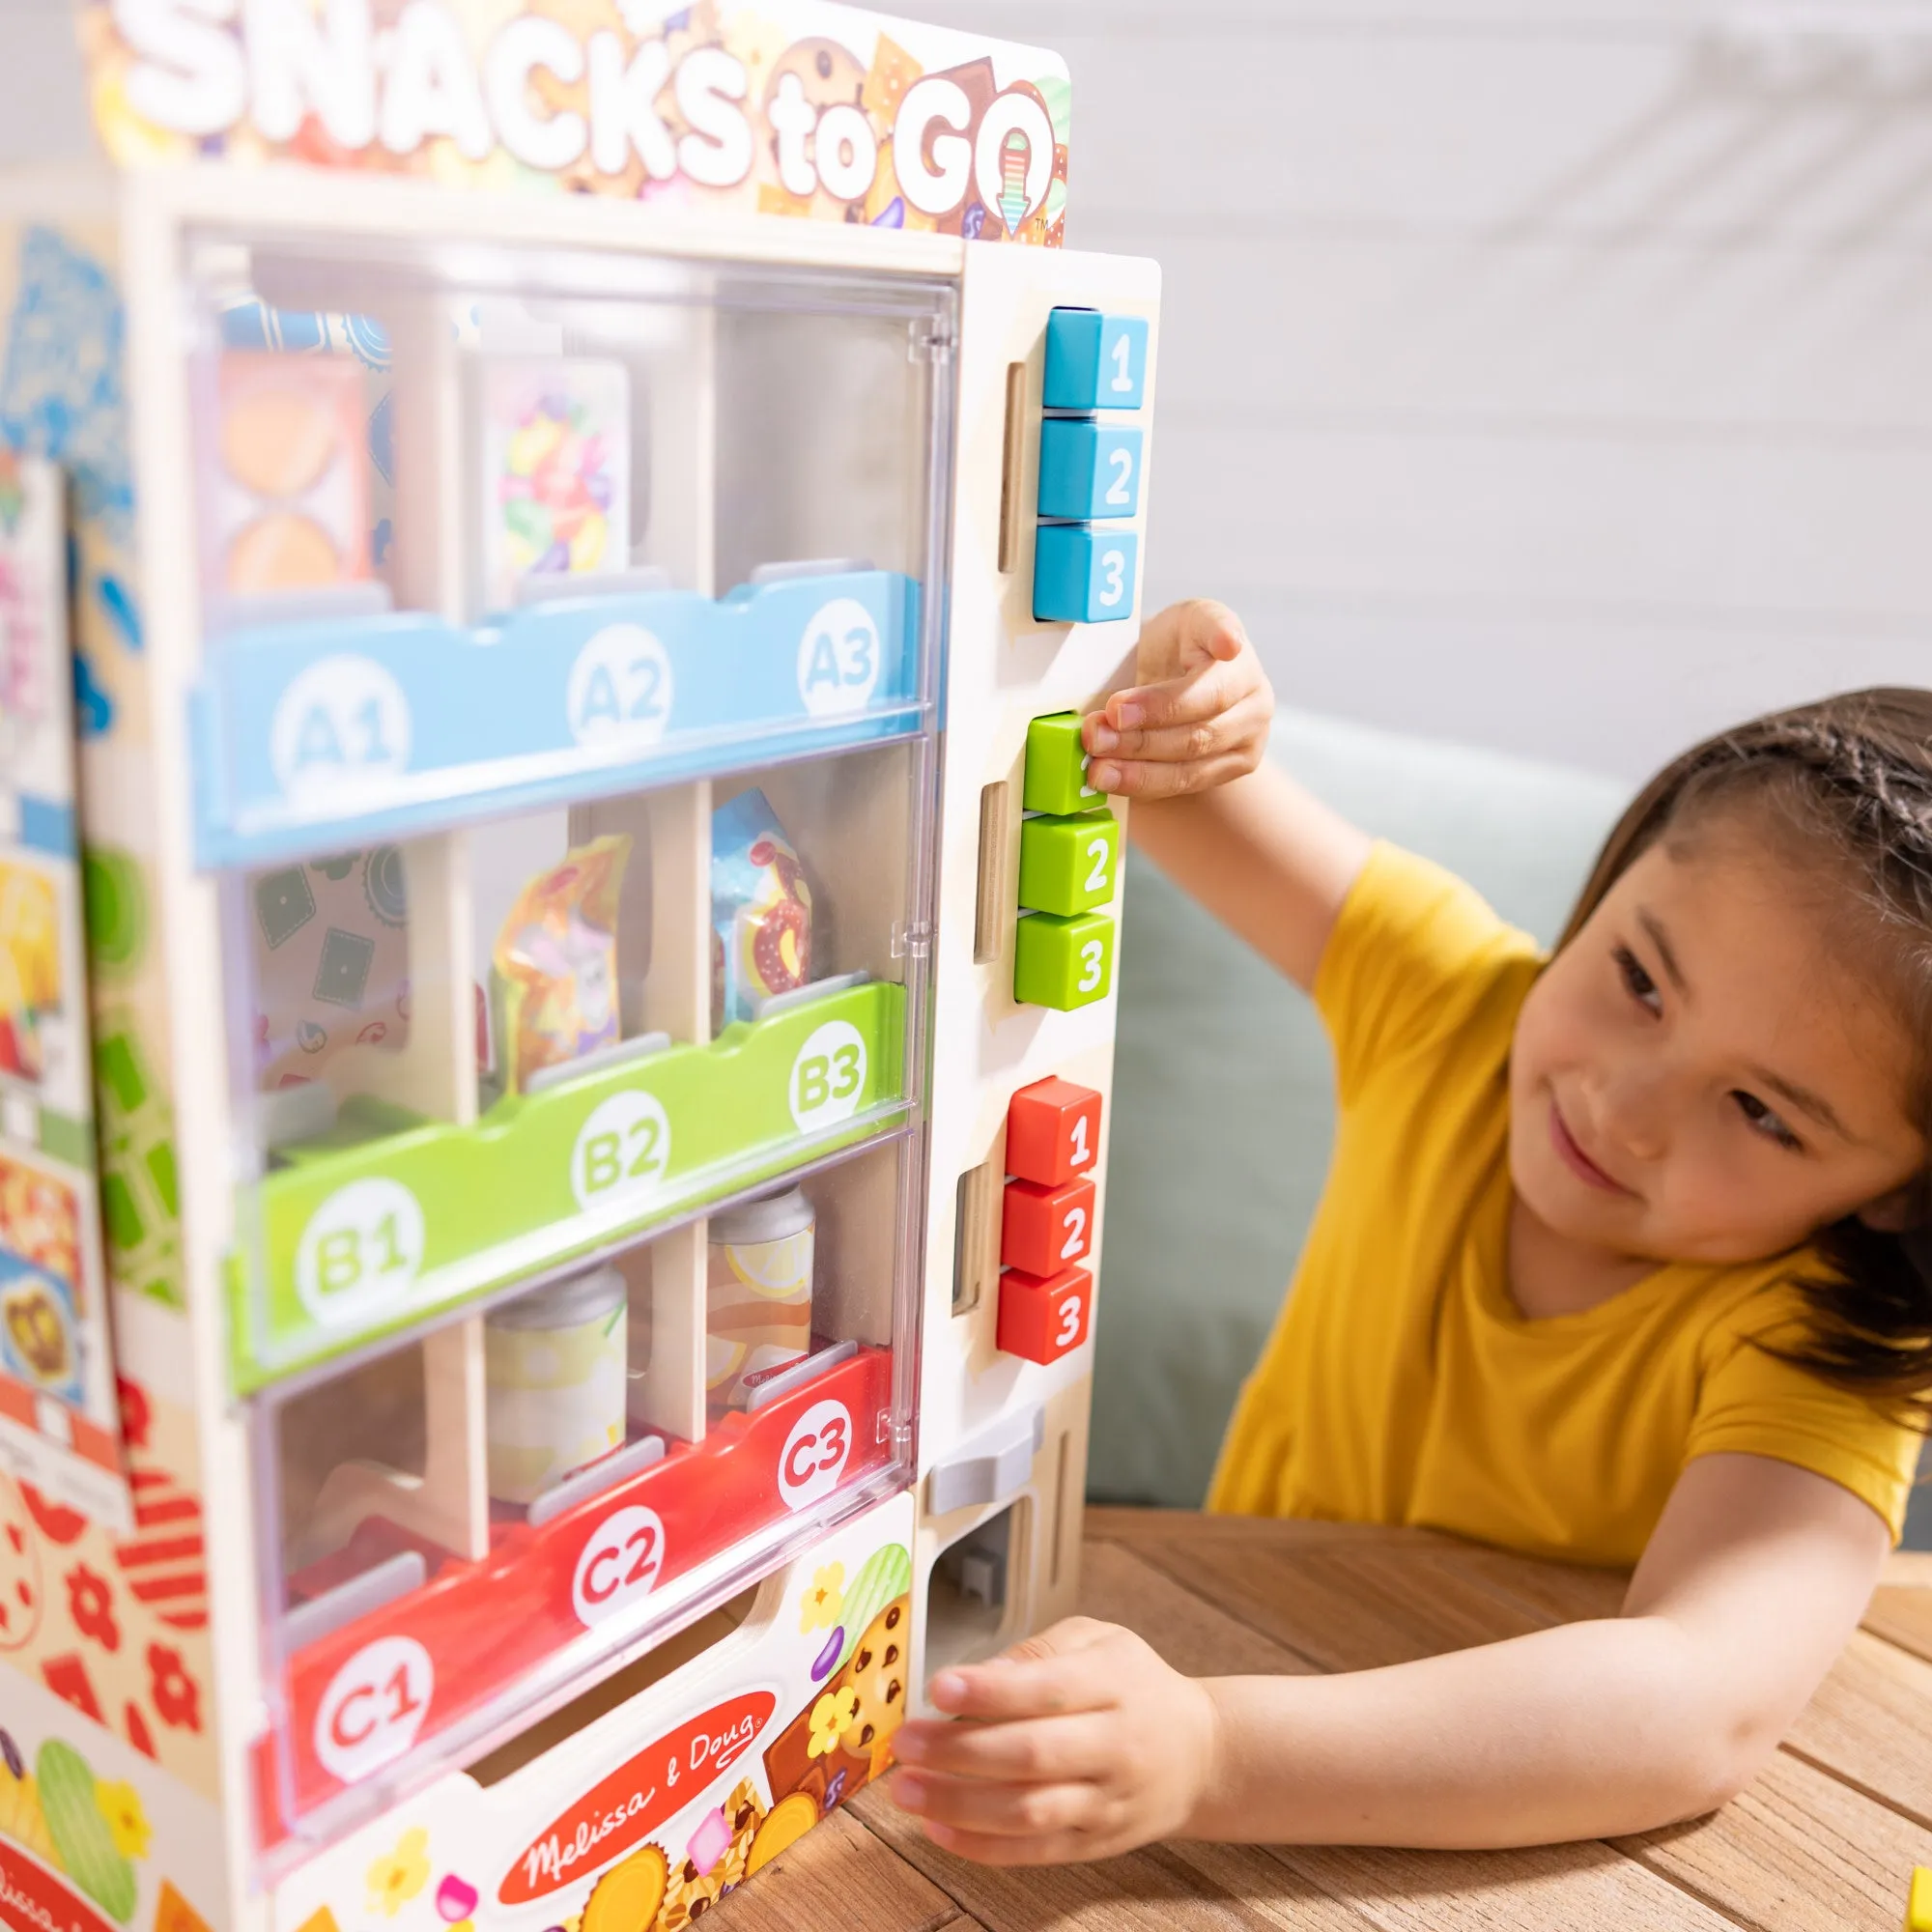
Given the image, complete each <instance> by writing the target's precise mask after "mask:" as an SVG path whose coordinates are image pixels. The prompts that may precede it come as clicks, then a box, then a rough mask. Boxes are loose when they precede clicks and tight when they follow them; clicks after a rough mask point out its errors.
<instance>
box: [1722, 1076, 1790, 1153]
mask: <svg viewBox="0 0 1932 1932" xmlns="http://www.w3.org/2000/svg"><path fill="white" fill-rule="evenodd" d="M1731 1098H1732V1099H1733V1100H1735V1101H1736V1102H1737V1103H1738V1111H1739V1113H1741V1114H1742V1115H1743V1116H1744V1117H1745V1119H1746V1120H1747V1121H1748V1122H1750V1123H1751V1126H1752V1127H1753V1128H1754V1129H1755V1130H1756V1131H1757V1132H1758V1133H1761V1134H1763V1135H1764V1136H1765V1137H1766V1138H1767V1139H1769V1140H1774V1141H1776V1143H1777V1144H1778V1146H1779V1147H1786V1148H1803V1146H1804V1142H1803V1141H1801V1140H1800V1139H1799V1138H1798V1136H1797V1135H1796V1134H1794V1133H1793V1132H1792V1131H1791V1129H1790V1128H1789V1127H1787V1126H1786V1125H1785V1124H1784V1122H1782V1121H1781V1120H1779V1119H1778V1117H1777V1116H1776V1114H1774V1113H1773V1112H1772V1111H1771V1109H1770V1108H1769V1107H1767V1106H1766V1105H1765V1104H1764V1102H1763V1101H1762V1100H1760V1099H1759V1098H1758V1097H1757V1095H1756V1094H1747V1093H1746V1092H1745V1091H1744V1089H1743V1088H1742V1087H1738V1088H1734V1089H1733V1090H1732V1092H1731Z"/></svg>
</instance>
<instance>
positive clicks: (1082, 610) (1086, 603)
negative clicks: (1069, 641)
mask: <svg viewBox="0 0 1932 1932" xmlns="http://www.w3.org/2000/svg"><path fill="white" fill-rule="evenodd" d="M1140 554H1141V546H1140V539H1139V538H1138V537H1137V536H1135V534H1134V533H1133V531H1132V530H1109V529H1096V528H1094V526H1091V525H1088V524H1041V525H1040V526H1039V530H1038V535H1037V538H1036V540H1035V544H1034V558H1033V614H1034V616H1035V617H1036V618H1037V620H1038V621H1039V622H1040V623H1043V624H1116V623H1121V622H1123V621H1124V620H1125V619H1126V618H1128V617H1131V616H1132V615H1133V614H1134V568H1135V566H1136V564H1137V563H1138V562H1139V561H1140Z"/></svg>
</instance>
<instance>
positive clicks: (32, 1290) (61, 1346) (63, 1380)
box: [0, 1253, 81, 1402]
mask: <svg viewBox="0 0 1932 1932" xmlns="http://www.w3.org/2000/svg"><path fill="white" fill-rule="evenodd" d="M0 1353H4V1356H5V1359H6V1364H7V1367H8V1369H9V1370H11V1371H12V1373H13V1374H14V1375H16V1376H19V1377H20V1378H22V1379H23V1380H25V1381H28V1382H30V1383H32V1384H33V1386H35V1387H36V1388H40V1389H44V1390H45V1391H46V1392H47V1393H48V1394H50V1395H58V1396H63V1397H65V1398H66V1399H67V1400H69V1401H70V1402H77V1401H79V1399H80V1395H81V1373H80V1347H79V1337H78V1334H77V1332H76V1325H75V1321H74V1311H73V1303H72V1301H71V1299H70V1298H69V1291H68V1287H67V1284H66V1283H65V1282H60V1281H56V1280H55V1279H54V1277H53V1276H52V1275H50V1274H47V1273H45V1272H44V1271H43V1270H42V1269H40V1268H37V1267H34V1266H32V1265H31V1264H28V1263H26V1262H23V1261H21V1260H19V1259H18V1258H17V1257H15V1256H14V1255H9V1254H4V1253H0Z"/></svg>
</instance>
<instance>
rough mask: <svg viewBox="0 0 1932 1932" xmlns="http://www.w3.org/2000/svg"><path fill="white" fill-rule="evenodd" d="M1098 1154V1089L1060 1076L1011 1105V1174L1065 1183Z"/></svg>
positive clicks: (1085, 1171) (1089, 1169)
mask: <svg viewBox="0 0 1932 1932" xmlns="http://www.w3.org/2000/svg"><path fill="white" fill-rule="evenodd" d="M1021 923H1022V924H1030V923H1031V922H1030V921H1022V922H1021ZM1099 1158H1100V1096H1099V1094H1096V1093H1095V1092H1094V1089H1093V1088H1091V1087H1081V1086H1077V1085H1075V1083H1074V1082H1073V1081H1071V1080H1062V1079H1060V1078H1059V1077H1058V1076H1057V1075H1056V1076H1054V1077H1053V1078H1051V1079H1047V1080H1036V1081H1035V1082H1034V1083H1033V1085H1032V1086H1031V1087H1022V1088H1021V1089H1020V1091H1019V1092H1018V1093H1017V1094H1014V1095H1013V1097H1012V1099H1011V1100H1009V1102H1008V1103H1007V1172H1008V1173H1009V1174H1011V1175H1016V1176H1017V1177H1018V1178H1019V1179H1022V1180H1031V1181H1035V1182H1037V1184H1038V1185H1039V1186H1041V1187H1060V1186H1062V1185H1064V1184H1065V1182H1067V1181H1069V1180H1078V1179H1082V1178H1084V1177H1085V1176H1087V1175H1090V1174H1092V1173H1093V1172H1094V1169H1095V1167H1096V1165H1097V1164H1098V1162H1099ZM1043 1272H1045V1273H1048V1274H1051V1273H1052V1272H1053V1270H1052V1269H1051V1268H1048V1269H1045V1270H1043Z"/></svg>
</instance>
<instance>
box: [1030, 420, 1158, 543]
mask: <svg viewBox="0 0 1932 1932" xmlns="http://www.w3.org/2000/svg"><path fill="white" fill-rule="evenodd" d="M1140 506H1141V432H1140V431H1139V430H1137V429H1115V428H1112V427H1111V426H1103V425H1101V424H1099V423H1094V422H1075V421H1072V420H1070V419H1069V418H1067V417H1065V416H1054V417H1049V418H1048V419H1047V420H1046V421H1045V422H1043V423H1041V424H1040V426H1039V514H1040V515H1041V516H1042V517H1065V518H1066V519H1067V520H1068V521H1069V522H1072V523H1085V522H1088V521H1090V520H1093V519H1114V518H1125V517H1131V516H1133V515H1134V514H1135V513H1136V512H1137V511H1138V510H1139V509H1140Z"/></svg>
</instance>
